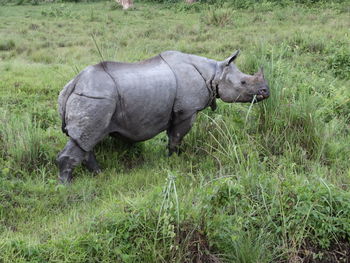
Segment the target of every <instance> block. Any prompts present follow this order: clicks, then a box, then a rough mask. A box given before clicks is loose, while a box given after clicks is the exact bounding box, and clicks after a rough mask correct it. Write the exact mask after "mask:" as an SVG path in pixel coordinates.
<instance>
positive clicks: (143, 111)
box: [108, 59, 176, 141]
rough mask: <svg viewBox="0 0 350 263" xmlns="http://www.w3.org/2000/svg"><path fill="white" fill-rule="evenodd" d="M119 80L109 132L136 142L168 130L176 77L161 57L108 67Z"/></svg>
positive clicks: (117, 80) (117, 81)
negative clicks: (140, 62)
mask: <svg viewBox="0 0 350 263" xmlns="http://www.w3.org/2000/svg"><path fill="white" fill-rule="evenodd" d="M108 70H109V72H111V75H112V76H113V78H114V79H115V80H116V84H117V89H118V93H119V94H118V98H117V107H116V111H115V114H114V116H113V118H112V120H111V126H110V131H111V132H117V133H119V134H121V135H122V136H124V137H126V138H128V139H131V140H133V141H143V140H147V139H150V138H152V137H154V136H155V135H157V134H158V133H160V132H161V131H164V130H165V129H167V127H168V125H169V121H170V118H171V114H172V109H173V105H174V100H175V96H176V78H175V76H174V74H173V72H172V71H171V69H170V68H169V66H168V65H167V64H166V63H165V62H164V61H163V60H162V59H153V60H151V61H148V62H146V63H142V64H123V65H122V66H121V65H118V67H116V70H113V64H110V65H109V67H108Z"/></svg>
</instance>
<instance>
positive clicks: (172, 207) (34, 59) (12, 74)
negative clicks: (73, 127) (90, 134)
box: [0, 0, 350, 263]
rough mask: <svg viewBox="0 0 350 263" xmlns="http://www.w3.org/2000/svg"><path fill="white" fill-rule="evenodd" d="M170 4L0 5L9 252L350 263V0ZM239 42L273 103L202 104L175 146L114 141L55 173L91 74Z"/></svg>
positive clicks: (16, 258) (2, 205)
mask: <svg viewBox="0 0 350 263" xmlns="http://www.w3.org/2000/svg"><path fill="white" fill-rule="evenodd" d="M160 2H161V1H158V2H157V1H155V2H142V1H136V3H135V8H133V9H131V10H128V11H123V10H121V9H120V8H119V7H118V6H117V5H116V4H115V3H114V2H107V1H102V2H82V3H69V2H59V3H49V2H38V1H32V2H24V1H18V2H16V3H8V2H5V1H2V2H0V3H1V5H0V262H1V263H5V262H237V263H249V262H252V263H253V262H254V263H256V262H259V263H265V262H266V263H267V262H280V263H282V262H285V263H298V262H327V263H329V262H350V191H349V190H350V158H349V156H350V38H349V28H350V19H349V18H350V16H349V11H350V5H349V2H348V1H338V2H323V1H319V2H318V1H309V2H316V3H311V4H305V3H296V2H294V1H280V2H278V1H271V2H269V1H260V2H257V3H255V1H248V0H247V1H243V0H241V1H238V0H237V1H231V2H230V1H228V2H225V1H217V2H216V3H215V1H209V3H195V4H193V5H186V4H183V3H178V2H177V3H175V2H172V1H168V2H167V1H166V2H165V3H160ZM299 2H303V1H299ZM304 2H308V1H304ZM236 49H240V50H241V55H240V56H239V58H238V59H237V61H236V64H237V66H238V67H239V68H240V69H241V70H242V71H243V72H246V73H250V74H252V73H254V72H256V71H257V70H258V68H259V66H263V67H264V71H265V75H266V78H267V80H268V82H269V86H270V89H271V97H270V98H269V99H268V100H266V101H263V102H261V103H258V104H255V105H250V104H227V103H224V102H218V109H217V110H216V111H215V112H212V111H211V110H210V108H208V109H206V110H204V111H202V112H201V113H200V114H199V117H198V119H197V121H196V122H195V125H194V127H193V128H192V130H191V132H190V133H189V134H188V135H187V136H186V137H185V139H184V142H183V147H182V148H183V153H182V154H181V155H179V156H177V155H174V156H171V157H170V158H168V157H167V151H166V145H167V141H166V135H165V134H164V133H162V134H160V135H159V136H157V137H155V138H153V139H151V140H149V141H146V142H143V143H138V144H135V145H128V144H126V143H123V142H119V141H116V140H113V139H112V138H106V139H105V140H104V141H102V142H101V143H100V144H99V145H98V146H97V149H96V156H97V159H98V161H99V163H100V164H101V166H102V169H103V172H102V173H101V174H99V175H96V176H95V175H92V174H90V173H89V172H88V171H86V170H85V169H83V168H82V167H81V168H78V169H76V171H75V178H74V180H73V182H72V184H71V185H68V186H65V185H60V184H59V183H58V180H57V176H58V170H57V167H56V165H55V159H56V155H57V153H58V152H59V151H60V150H61V149H62V148H63V147H64V145H65V143H66V141H67V137H66V136H65V135H64V134H63V133H62V132H61V120H60V118H59V115H58V111H57V98H58V93H59V91H60V90H61V89H62V88H63V86H64V85H65V84H66V83H67V82H68V81H69V80H70V79H72V78H73V77H74V76H75V75H76V74H77V73H78V72H79V71H81V70H83V69H84V68H85V67H86V66H88V65H91V64H95V63H98V62H100V61H101V60H113V61H125V62H136V61H140V60H143V59H147V58H150V57H152V56H154V55H157V54H159V53H160V52H162V51H165V50H179V51H182V52H186V53H193V54H196V55H200V56H205V57H209V58H213V59H217V60H223V59H225V58H226V57H228V56H229V55H231V54H232V53H233V52H234V51H235V50H236Z"/></svg>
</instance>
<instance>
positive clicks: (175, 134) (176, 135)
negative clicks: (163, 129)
mask: <svg viewBox="0 0 350 263" xmlns="http://www.w3.org/2000/svg"><path fill="white" fill-rule="evenodd" d="M195 118H196V114H193V115H192V116H190V117H189V118H187V119H185V120H181V121H179V118H176V115H175V118H174V119H173V123H172V124H171V125H170V128H169V129H168V130H167V134H168V138H169V144H168V150H169V154H168V155H169V156H171V155H172V154H173V153H177V154H180V153H181V151H180V145H181V141H182V139H183V137H184V136H185V135H186V134H187V133H188V132H189V130H190V129H191V127H192V124H193V122H194V120H195Z"/></svg>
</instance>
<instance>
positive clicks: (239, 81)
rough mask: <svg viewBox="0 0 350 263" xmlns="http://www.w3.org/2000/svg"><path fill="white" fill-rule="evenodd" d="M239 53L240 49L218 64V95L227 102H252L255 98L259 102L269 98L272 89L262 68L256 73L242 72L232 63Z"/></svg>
mask: <svg viewBox="0 0 350 263" xmlns="http://www.w3.org/2000/svg"><path fill="white" fill-rule="evenodd" d="M238 54H239V50H237V51H236V52H235V53H234V54H233V55H232V56H230V57H229V58H227V59H226V60H224V61H221V62H219V64H218V66H219V67H218V72H217V76H218V79H217V81H216V82H217V87H218V94H217V95H218V97H220V98H221V99H222V100H223V101H225V102H252V101H253V100H254V98H255V100H254V102H257V101H261V100H264V99H266V98H268V97H269V96H270V91H269V87H268V85H267V82H266V80H265V78H264V73H263V70H262V68H261V69H260V70H259V71H258V72H257V73H255V74H254V75H248V74H244V73H242V72H241V71H240V70H239V69H238V68H237V66H236V65H235V64H234V63H232V62H233V61H235V59H236V58H237V56H238Z"/></svg>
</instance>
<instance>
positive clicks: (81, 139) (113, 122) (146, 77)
mask: <svg viewBox="0 0 350 263" xmlns="http://www.w3.org/2000/svg"><path fill="white" fill-rule="evenodd" d="M238 53H239V52H238V51H236V52H235V53H234V54H233V55H232V56H231V57H229V58H228V59H226V60H224V61H215V60H212V59H207V58H204V57H199V56H195V55H190V54H184V53H181V52H177V51H166V52H163V53H161V54H160V55H158V56H155V57H153V58H151V59H148V60H145V61H142V62H139V63H119V62H102V63H99V64H97V65H93V66H89V67H87V68H86V69H85V70H83V71H82V72H81V73H80V74H79V75H78V76H76V77H75V78H74V79H73V80H71V81H70V82H69V83H68V84H67V85H66V86H65V87H64V89H63V90H62V91H61V93H60V95H59V99H58V102H59V112H60V115H61V118H62V130H63V131H64V132H65V133H66V134H67V135H68V136H69V138H70V140H69V141H68V143H67V145H66V146H65V148H64V149H63V150H62V151H61V152H60V153H59V155H58V158H57V164H58V167H59V172H60V175H59V178H60V181H61V182H63V183H66V182H69V181H71V179H72V172H73V169H74V167H76V166H77V165H79V164H80V163H83V165H85V166H86V168H88V169H89V170H90V171H91V172H95V173H98V172H99V171H100V168H99V165H98V163H97V161H96V158H95V156H94V154H93V148H94V146H95V145H96V144H97V143H98V142H99V141H101V140H102V139H103V138H104V137H105V136H107V135H112V136H113V135H115V136H116V137H123V138H127V139H129V140H131V141H134V142H138V141H144V140H148V139H150V138H152V137H154V136H156V135H157V134H159V133H160V132H162V131H165V130H166V131H167V134H168V138H169V144H168V149H169V155H171V154H172V153H174V152H178V151H179V150H178V149H179V146H180V143H181V140H182V138H183V137H184V136H185V135H186V134H187V133H188V131H189V130H190V129H191V126H192V124H193V122H194V120H195V118H196V114H197V112H199V111H201V110H203V109H205V108H206V107H208V106H211V108H212V109H213V110H214V109H215V108H216V103H215V99H216V98H220V99H221V100H223V101H225V102H252V101H253V99H255V101H254V102H257V101H261V100H263V99H265V98H267V97H269V88H268V86H267V83H266V81H265V79H264V76H263V72H262V71H259V72H258V73H256V74H254V75H247V74H244V73H242V72H240V71H239V69H238V68H237V67H236V66H235V65H234V64H233V63H232V62H233V61H234V60H235V59H236V57H237V56H238Z"/></svg>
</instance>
